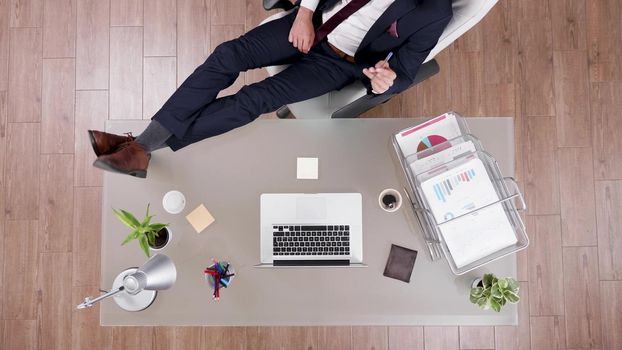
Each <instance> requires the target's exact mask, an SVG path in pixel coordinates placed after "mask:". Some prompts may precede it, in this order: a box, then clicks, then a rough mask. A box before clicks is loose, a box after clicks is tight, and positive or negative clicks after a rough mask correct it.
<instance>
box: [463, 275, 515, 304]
mask: <svg viewBox="0 0 622 350" xmlns="http://www.w3.org/2000/svg"><path fill="white" fill-rule="evenodd" d="M471 287H472V288H471V293H470V297H469V299H470V300H471V302H472V303H473V304H476V305H478V306H479V307H480V308H482V309H483V310H488V309H493V310H495V311H497V312H499V311H501V307H503V306H504V305H505V304H506V303H511V304H516V303H518V301H519V300H520V297H519V296H518V289H519V288H518V282H516V280H515V279H513V278H511V277H505V278H498V277H497V276H495V275H493V274H491V273H487V274H485V275H484V277H483V278H477V279H475V280H474V281H473V283H472V285H471Z"/></svg>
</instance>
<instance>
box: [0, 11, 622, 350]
mask: <svg viewBox="0 0 622 350" xmlns="http://www.w3.org/2000/svg"><path fill="white" fill-rule="evenodd" d="M270 14H271V13H267V12H265V11H264V10H263V9H262V8H261V1H260V0H231V1H225V2H223V1H216V0H151V1H146V0H0V296H1V298H0V348H1V349H20V350H21V349H70V348H71V349H112V348H117V349H135V348H141V349H158V350H159V349H184V350H185V349H248V350H255V349H267V350H272V349H335V350H342V349H346V350H347V349H351V350H359V349H376V350H380V349H385V350H386V349H388V350H402V349H409V350H410V349H412V350H422V349H425V350H434V349H439V350H452V349H498V350H506V349H511V350H517V349H520V350H540V349H542V350H551V349H592V350H596V349H599V350H619V349H622V253H621V252H622V229H621V227H622V152H621V151H620V149H622V137H620V135H621V134H622V116H621V113H622V112H620V111H622V3H621V2H620V1H619V0H541V1H539V0H500V1H499V3H498V4H497V5H496V6H495V7H494V8H493V10H492V11H491V12H490V13H489V14H488V16H487V17H485V18H484V20H483V21H482V22H481V23H480V24H478V25H477V26H476V27H475V28H473V29H472V30H471V31H470V32H468V33H467V34H465V35H464V36H463V37H462V38H460V39H459V40H458V41H457V42H456V43H454V44H453V45H452V46H451V47H449V48H447V49H446V50H445V51H444V52H442V53H441V54H440V55H439V56H438V57H437V60H438V62H439V64H440V66H441V71H440V73H439V74H437V75H436V76H434V77H432V78H431V79H429V80H428V81H426V82H424V83H422V84H420V85H418V86H416V87H414V88H412V89H410V90H409V91H406V92H405V93H403V94H402V95H400V96H399V97H397V98H395V99H393V100H392V101H390V102H389V103H387V104H385V105H382V106H380V107H379V108H376V109H375V110H373V111H370V112H368V113H366V114H365V117H415V116H433V115H437V114H440V113H443V112H445V111H448V110H456V111H458V112H461V113H463V114H465V115H467V116H511V117H514V118H515V125H516V131H515V135H516V158H517V159H516V178H517V179H518V180H519V182H520V185H521V187H522V188H523V190H524V193H525V195H526V199H527V204H528V207H529V209H528V211H527V213H526V215H525V220H526V222H527V224H528V233H529V235H530V238H531V245H530V247H529V248H528V249H527V251H526V252H523V253H521V254H520V259H519V264H520V266H519V276H518V277H519V279H520V280H521V282H520V285H521V297H522V300H521V303H520V304H519V322H518V325H517V326H499V327H437V326H425V327H374V326H370V327H360V326H356V327H350V326H341V327H215V328H205V327H144V328H140V327H128V328H123V327H100V326H99V308H98V306H95V307H94V308H92V309H90V310H82V311H77V310H75V309H74V308H75V305H76V304H78V303H79V302H81V301H82V298H83V297H84V296H86V295H95V294H97V293H98V289H99V288H100V287H104V288H105V287H108V286H100V285H99V273H100V232H99V227H100V223H101V186H102V177H101V172H99V171H98V170H96V169H94V168H93V167H92V166H91V163H92V162H93V160H94V156H93V152H92V150H91V149H90V145H89V142H88V139H87V135H86V130H87V129H91V128H93V129H102V128H103V127H104V123H105V121H106V120H107V119H148V118H150V117H151V115H153V113H155V112H156V111H157V110H158V108H159V107H160V106H161V105H162V103H163V102H164V101H165V100H166V99H167V98H168V96H169V95H170V93H171V92H172V91H173V90H174V89H175V88H176V87H177V86H179V85H180V84H181V83H182V82H183V81H184V79H185V78H186V77H187V76H188V74H190V73H191V72H192V71H193V70H194V69H195V67H196V66H197V65H199V64H201V63H202V62H203V61H204V60H205V58H206V57H207V55H208V54H209V53H210V52H211V51H213V50H214V49H215V47H216V46H217V45H218V44H219V43H221V42H224V41H226V40H230V39H234V38H235V37H237V36H239V35H241V34H243V33H244V32H245V31H248V30H250V29H252V28H254V27H255V26H256V25H257V24H258V23H259V22H260V21H261V20H263V19H264V18H266V17H267V16H269V15H270ZM265 77H266V73H265V71H264V70H262V69H256V70H252V71H249V72H246V73H243V74H242V75H241V76H240V78H239V79H238V80H237V81H236V82H235V83H234V85H232V86H231V87H230V88H229V89H227V90H226V91H224V92H223V93H222V94H223V95H224V94H231V93H235V92H236V91H237V90H238V89H239V88H240V87H242V86H243V85H244V84H251V83H253V82H256V81H259V80H261V79H263V78H265ZM264 118H274V114H273V113H271V114H268V115H266V116H264Z"/></svg>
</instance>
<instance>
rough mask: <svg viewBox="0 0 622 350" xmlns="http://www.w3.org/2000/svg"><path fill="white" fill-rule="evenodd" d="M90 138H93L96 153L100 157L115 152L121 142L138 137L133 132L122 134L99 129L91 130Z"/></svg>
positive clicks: (92, 143)
mask: <svg viewBox="0 0 622 350" xmlns="http://www.w3.org/2000/svg"><path fill="white" fill-rule="evenodd" d="M89 138H90V139H91V146H93V151H95V155H96V156H98V157H99V156H101V155H103V154H111V153H114V152H115V151H116V150H117V147H119V146H120V145H121V144H123V143H125V142H128V141H134V140H135V139H136V138H135V137H134V136H132V133H131V132H128V133H127V134H125V136H121V135H115V134H109V133H107V132H103V131H97V130H89Z"/></svg>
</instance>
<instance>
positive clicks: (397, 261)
mask: <svg viewBox="0 0 622 350" xmlns="http://www.w3.org/2000/svg"><path fill="white" fill-rule="evenodd" d="M416 259H417V251H416V250H412V249H408V248H404V247H400V246H398V245H395V244H391V252H390V253H389V259H388V260H387V266H385V268H384V273H383V275H385V276H387V277H391V278H395V279H398V280H400V281H404V282H406V283H409V282H410V275H411V274H412V272H413V267H415V260H416Z"/></svg>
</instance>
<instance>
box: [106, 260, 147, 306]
mask: <svg viewBox="0 0 622 350" xmlns="http://www.w3.org/2000/svg"><path fill="white" fill-rule="evenodd" d="M136 271H138V269H137V268H135V267H131V268H129V269H127V270H125V271H123V272H121V273H120V274H119V275H117V277H116V278H115V279H114V281H113V282H112V290H116V289H119V287H121V286H122V285H123V279H124V278H125V276H127V275H130V274H133V273H134V272H136ZM157 294H158V292H157V291H155V290H143V291H140V292H138V293H137V294H134V295H132V294H129V293H127V292H120V293H117V294H115V295H114V297H113V299H114V301H115V302H116V303H117V305H119V307H120V308H122V309H123V310H125V311H142V310H144V309H146V308H148V307H149V306H150V305H151V304H152V303H153V301H154V300H155V298H156V295H157Z"/></svg>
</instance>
